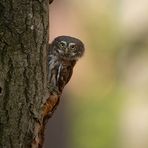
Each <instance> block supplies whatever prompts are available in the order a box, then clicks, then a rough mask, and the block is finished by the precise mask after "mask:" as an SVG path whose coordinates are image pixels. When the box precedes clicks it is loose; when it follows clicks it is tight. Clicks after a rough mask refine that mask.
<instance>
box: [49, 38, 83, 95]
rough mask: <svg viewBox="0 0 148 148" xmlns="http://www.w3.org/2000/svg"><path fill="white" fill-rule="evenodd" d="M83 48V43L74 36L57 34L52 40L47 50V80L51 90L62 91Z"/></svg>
mask: <svg viewBox="0 0 148 148" xmlns="http://www.w3.org/2000/svg"><path fill="white" fill-rule="evenodd" d="M84 50H85V49H84V44H83V43H82V42H81V41H80V40H79V39H77V38H74V37H70V36H58V37H56V38H55V39H54V40H53V42H52V43H51V44H50V46H49V52H48V70H49V72H48V81H49V83H50V88H53V89H52V91H56V92H61V91H62V89H63V88H64V86H65V85H66V84H67V83H68V82H69V80H70V78H71V76H72V73H73V68H74V66H75V64H76V62H77V61H78V59H79V58H81V57H82V56H83V54H84Z"/></svg>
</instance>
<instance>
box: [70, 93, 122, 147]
mask: <svg viewBox="0 0 148 148" xmlns="http://www.w3.org/2000/svg"><path fill="white" fill-rule="evenodd" d="M88 97H89V96H88ZM79 99H80V100H79ZM72 104H73V105H72V106H73V109H72V110H73V114H72V115H71V117H74V118H71V122H72V123H71V124H72V127H71V129H72V131H71V132H72V133H71V134H72V136H73V137H72V144H71V145H72V148H82V147H85V148H90V147H91V148H99V147H100V148H116V147H117V139H118V130H117V127H118V125H117V124H118V123H117V117H118V113H119V110H120V107H121V106H120V105H121V96H120V94H116V93H112V94H110V95H108V96H106V97H104V98H101V100H100V98H98V99H94V98H88V99H87V98H86V97H85V98H77V100H75V101H72Z"/></svg>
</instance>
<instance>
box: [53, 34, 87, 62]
mask: <svg viewBox="0 0 148 148" xmlns="http://www.w3.org/2000/svg"><path fill="white" fill-rule="evenodd" d="M52 49H53V50H54V51H55V52H56V53H57V54H58V56H60V57H61V58H63V59H65V60H66V59H67V60H78V59H79V58H80V57H82V55H83V53H84V45H83V43H82V42H81V41H80V40H79V39H76V38H73V37H70V36H59V37H57V38H55V40H54V41H53V42H52Z"/></svg>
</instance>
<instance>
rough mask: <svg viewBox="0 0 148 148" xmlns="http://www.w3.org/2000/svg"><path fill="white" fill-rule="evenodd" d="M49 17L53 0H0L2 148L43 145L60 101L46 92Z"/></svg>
mask: <svg viewBox="0 0 148 148" xmlns="http://www.w3.org/2000/svg"><path fill="white" fill-rule="evenodd" d="M48 13H49V2H48V0H44V1H42V0H1V1H0V148H30V147H32V148H39V147H42V142H43V135H42V132H43V129H44V118H46V116H47V114H48V112H50V111H52V109H53V107H54V105H55V104H56V102H57V101H58V97H57V96H56V95H55V96H50V97H49V94H48V90H47V45H48V26H49V25H48V20H49V19H48V16H49V14H48ZM47 98H48V99H47Z"/></svg>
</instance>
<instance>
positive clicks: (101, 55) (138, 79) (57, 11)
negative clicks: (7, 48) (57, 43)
mask: <svg viewBox="0 0 148 148" xmlns="http://www.w3.org/2000/svg"><path fill="white" fill-rule="evenodd" d="M59 35H70V36H74V37H78V38H80V39H81V40H82V41H83V42H84V44H85V48H86V52H85V55H84V57H83V58H82V59H80V60H79V62H78V63H77V64H76V66H75V69H74V73H73V77H72V79H71V81H70V82H69V83H68V85H67V86H66V87H65V89H64V93H63V96H62V98H61V102H60V104H59V106H58V109H57V110H56V111H55V113H54V116H53V117H52V118H51V119H50V120H49V121H48V124H47V127H46V132H45V144H44V148H49V145H50V147H53V148H148V1H147V0H92V1H90V0H81V1H80V0H55V1H54V2H53V3H52V4H51V5H50V42H51V41H52V40H53V39H54V38H55V37H56V36H59Z"/></svg>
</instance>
